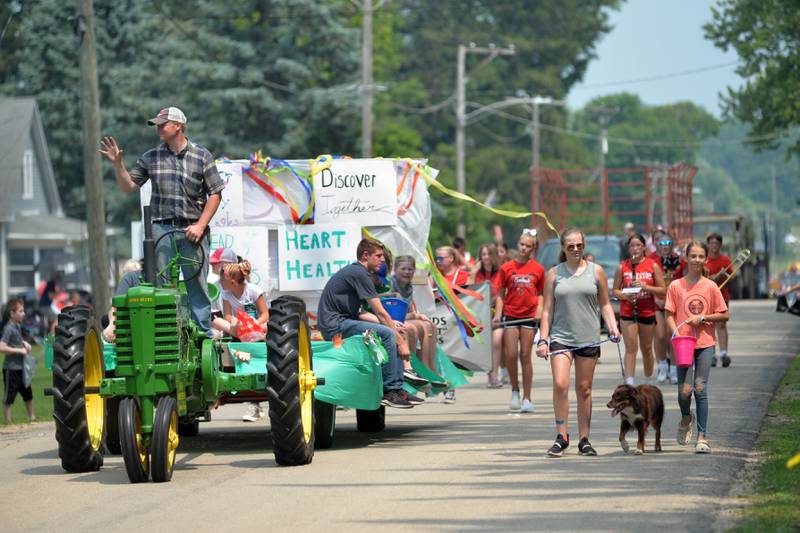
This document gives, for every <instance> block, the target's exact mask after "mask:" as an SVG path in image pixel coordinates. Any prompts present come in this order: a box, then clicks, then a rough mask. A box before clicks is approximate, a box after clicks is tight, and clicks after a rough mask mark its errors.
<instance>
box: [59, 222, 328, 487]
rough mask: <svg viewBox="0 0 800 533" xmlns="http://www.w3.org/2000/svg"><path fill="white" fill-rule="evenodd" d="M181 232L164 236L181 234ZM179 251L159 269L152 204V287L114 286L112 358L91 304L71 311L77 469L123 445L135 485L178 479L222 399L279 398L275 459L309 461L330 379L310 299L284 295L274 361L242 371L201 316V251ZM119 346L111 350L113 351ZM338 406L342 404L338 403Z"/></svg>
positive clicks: (69, 370)
mask: <svg viewBox="0 0 800 533" xmlns="http://www.w3.org/2000/svg"><path fill="white" fill-rule="evenodd" d="M171 237H172V236H171V234H170V233H167V234H165V235H162V236H161V237H160V238H159V239H165V238H171ZM174 242H175V241H174V240H173V249H174V250H175V253H174V255H173V257H172V259H171V260H170V261H169V262H168V263H167V265H166V266H165V267H164V268H163V269H161V270H160V271H159V272H156V268H155V250H156V248H157V244H158V241H156V242H154V241H153V239H152V230H151V228H150V224H149V213H147V212H146V213H145V240H144V271H143V272H144V274H143V279H142V283H141V285H139V286H138V287H133V288H131V289H129V290H128V292H127V294H123V295H119V296H115V297H114V298H113V301H112V305H113V307H114V309H115V316H116V320H115V324H116V339H115V341H114V346H113V348H114V350H113V351H112V354H111V356H109V355H108V353H106V355H105V357H104V347H103V344H102V342H101V337H100V333H99V327H98V325H97V323H96V322H95V320H94V318H93V317H92V313H91V310H90V309H89V308H88V307H85V306H75V307H70V308H68V309H66V310H65V311H64V312H63V313H62V314H61V315H60V316H59V320H58V326H57V329H56V336H55V341H54V345H53V352H54V355H53V363H52V370H53V388H52V389H50V390H49V391H48V392H49V393H50V394H52V396H53V401H54V418H55V423H56V439H57V441H58V453H59V457H60V458H61V464H62V466H63V468H64V469H65V470H67V471H69V472H86V471H95V470H98V469H99V468H100V467H101V466H102V464H103V453H104V449H103V448H104V445H105V447H106V449H107V450H109V451H111V452H112V453H113V452H117V451H119V452H121V454H122V456H123V459H124V462H125V469H126V471H127V474H128V478H129V479H130V481H131V482H132V483H140V482H144V481H147V480H148V479H152V480H153V481H155V482H163V481H169V480H170V479H171V478H172V472H173V468H174V464H175V452H176V450H177V448H178V444H179V442H180V439H181V437H182V436H190V435H195V434H197V431H198V422H199V420H200V419H206V420H208V419H209V418H210V416H209V411H210V410H211V409H212V408H213V406H215V405H219V404H224V403H241V402H249V401H268V402H269V420H270V430H271V434H272V441H273V452H274V455H275V461H276V462H277V463H278V464H280V465H286V466H290V465H303V464H308V463H310V462H311V460H312V458H313V456H314V416H315V414H314V412H315V405H314V402H315V400H314V389H315V388H316V386H317V385H318V384H320V385H321V384H322V383H324V380H322V378H317V376H316V375H315V373H314V370H313V365H312V351H311V342H310V337H309V332H308V322H307V318H306V310H305V304H304V303H303V301H302V300H300V299H298V298H293V297H290V296H282V297H280V298H278V299H276V300H274V301H272V302H271V304H270V314H269V315H270V318H269V322H268V329H267V337H266V341H265V342H266V352H267V363H266V365H265V367H264V368H263V372H262V371H261V370H262V369H258V371H257V372H255V373H253V372H249V373H237V372H236V371H235V370H234V369H233V368H231V365H230V363H229V362H228V363H226V361H230V357H227V358H226V357H225V355H226V346H227V344H228V342H229V341H230V339H222V340H212V339H209V338H207V337H206V335H205V332H204V331H201V330H200V329H199V328H198V326H197V324H195V323H194V322H193V320H192V319H191V315H190V312H189V305H188V300H187V294H186V287H185V280H183V281H181V280H179V277H180V270H181V267H182V266H183V270H184V276H185V277H186V271H187V267H186V265H189V268H188V269H189V270H190V269H191V268H194V270H195V272H194V274H190V275H189V276H188V279H191V278H192V276H198V275H200V272H201V270H202V269H201V267H202V265H203V261H205V260H206V258H205V257H204V258H203V259H202V261H198V260H193V259H189V258H186V257H183V256H181V254H180V253H178V248H177V246H175V245H174ZM107 352H108V351H107ZM331 407H332V406H331Z"/></svg>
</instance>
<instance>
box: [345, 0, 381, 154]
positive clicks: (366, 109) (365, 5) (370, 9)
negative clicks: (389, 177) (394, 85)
mask: <svg viewBox="0 0 800 533" xmlns="http://www.w3.org/2000/svg"><path fill="white" fill-rule="evenodd" d="M350 1H351V2H352V3H353V5H354V6H356V7H357V8H358V9H361V10H362V11H363V17H362V19H361V156H362V157H372V94H373V89H374V84H373V80H372V14H373V13H374V12H375V10H377V9H380V7H381V6H382V5H384V4H386V3H387V2H389V1H390V0H378V2H377V3H376V4H375V5H373V4H372V0H360V1H359V0H350Z"/></svg>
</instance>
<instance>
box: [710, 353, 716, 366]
mask: <svg viewBox="0 0 800 533" xmlns="http://www.w3.org/2000/svg"><path fill="white" fill-rule="evenodd" d="M711 366H717V356H716V355H712V356H711Z"/></svg>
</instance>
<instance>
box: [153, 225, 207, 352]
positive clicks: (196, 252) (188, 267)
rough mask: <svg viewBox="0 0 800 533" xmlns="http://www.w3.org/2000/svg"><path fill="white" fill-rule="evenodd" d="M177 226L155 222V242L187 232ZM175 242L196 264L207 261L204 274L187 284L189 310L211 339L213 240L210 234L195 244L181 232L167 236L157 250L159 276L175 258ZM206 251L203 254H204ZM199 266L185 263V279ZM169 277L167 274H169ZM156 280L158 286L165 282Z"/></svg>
mask: <svg viewBox="0 0 800 533" xmlns="http://www.w3.org/2000/svg"><path fill="white" fill-rule="evenodd" d="M184 229H185V228H180V227H177V226H173V225H172V224H161V223H158V222H154V223H153V239H155V240H157V239H158V238H159V237H160V236H162V235H164V234H165V233H167V232H168V231H171V230H184ZM173 241H174V242H175V244H176V245H177V247H178V253H180V254H181V256H183V257H186V258H189V259H194V260H195V261H198V262H199V261H203V265H202V267H200V274H198V275H197V276H196V277H195V278H194V279H193V280H189V281H187V282H186V295H187V296H188V298H189V307H190V308H191V312H192V319H193V320H194V321H195V323H196V324H197V326H198V328H200V331H204V332H205V334H206V336H208V337H211V336H213V333H212V331H211V300H210V299H209V297H208V283H207V281H206V279H207V278H208V247H209V237H208V232H206V234H205V235H204V236H203V238H202V239H200V242H199V243H198V244H194V243H192V242H190V241H189V239H187V238H186V235H185V234H184V233H183V232H182V231H181V232H180V233H173V234H172V235H171V236H170V237H165V238H164V239H162V241H161V242H160V243H159V244H158V247H157V248H156V273H157V272H158V271H160V270H161V269H162V268H164V266H165V265H166V264H167V263H168V262H169V261H170V259H172V257H173V256H174V255H175V250H174V248H173V244H172V243H173ZM201 249H202V251H201ZM197 268H198V266H197V265H196V264H193V263H188V262H183V263H182V264H181V270H182V271H183V277H184V279H188V278H189V277H190V276H194V274H195V273H196V272H197ZM165 274H167V273H165ZM158 278H159V279H157V280H156V283H157V284H158V285H161V284H162V283H164V278H162V277H160V276H158Z"/></svg>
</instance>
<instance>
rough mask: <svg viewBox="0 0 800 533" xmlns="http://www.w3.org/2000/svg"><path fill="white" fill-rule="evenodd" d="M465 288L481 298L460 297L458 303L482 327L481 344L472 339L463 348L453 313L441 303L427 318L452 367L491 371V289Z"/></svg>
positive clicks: (485, 285)
mask: <svg viewBox="0 0 800 533" xmlns="http://www.w3.org/2000/svg"><path fill="white" fill-rule="evenodd" d="M468 288H470V289H472V290H473V291H475V292H477V293H478V294H480V295H481V297H482V298H483V299H482V300H478V299H476V298H474V297H472V296H466V295H463V294H462V295H459V299H460V300H461V301H462V302H464V305H466V306H467V307H468V308H469V309H471V310H472V311H473V313H474V316H475V318H476V319H477V320H478V321H479V323H480V324H481V325H482V326H483V330H482V331H481V332H480V336H481V340H482V341H483V342H478V341H476V340H475V339H474V338H471V339H469V348H467V347H466V346H464V342H463V340H462V339H461V333H460V332H459V330H458V324H456V318H455V316H453V312H452V311H451V310H450V309H449V308H448V307H447V306H446V305H444V304H443V303H441V302H436V311H435V312H434V313H433V314H431V315H430V319H431V321H432V322H433V325H434V326H436V337H437V341H438V342H439V346H441V347H442V350H444V353H446V354H447V355H448V356H449V357H450V359H452V360H453V362H454V363H458V364H459V365H461V366H463V367H464V368H467V369H469V370H483V371H489V370H491V369H492V311H491V307H492V302H491V296H492V289H491V285H490V284H489V282H485V283H481V284H479V285H470V286H469V287H468ZM415 294H416V293H415Z"/></svg>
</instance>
